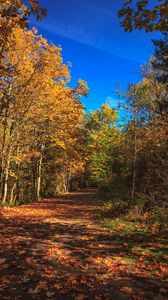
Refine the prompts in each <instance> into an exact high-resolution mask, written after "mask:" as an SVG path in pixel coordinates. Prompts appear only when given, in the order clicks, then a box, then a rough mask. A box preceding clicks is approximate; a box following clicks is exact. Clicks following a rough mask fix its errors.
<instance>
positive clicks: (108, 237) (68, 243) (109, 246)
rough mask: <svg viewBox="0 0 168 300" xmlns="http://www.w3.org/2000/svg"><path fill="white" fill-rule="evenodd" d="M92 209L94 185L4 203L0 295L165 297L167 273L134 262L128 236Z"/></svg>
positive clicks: (83, 297) (24, 297)
mask: <svg viewBox="0 0 168 300" xmlns="http://www.w3.org/2000/svg"><path fill="white" fill-rule="evenodd" d="M96 209H97V204H96V199H95V196H94V191H92V190H88V191H79V192H76V193H71V194H69V195H65V196H61V197H57V198H54V199H46V200H43V201H40V202H35V203H31V204H28V205H22V206H19V207H16V208H11V209H3V210H2V211H1V217H0V221H1V238H0V239H1V246H0V255H1V257H0V265H1V283H0V299H9V300H10V299H12V300H14V299H15V300H16V299H17V300H19V299H20V300H21V299H40V300H41V299H51V300H57V299H58V300H59V299H65V300H66V299H76V300H83V299H97V300H99V299H102V300H103V299H104V300H105V299H114V300H115V299H137V300H141V299H142V300H143V299H144V300H146V299H155V300H156V299H158V300H162V299H165V300H166V299H168V297H167V294H166V293H167V291H166V289H167V287H166V279H165V278H164V277H161V276H159V275H158V274H157V273H156V274H155V275H153V273H152V272H150V270H147V269H144V266H143V261H141V260H140V261H139V264H137V263H136V265H135V264H134V261H133V259H132V260H131V259H129V254H130V248H131V247H132V244H131V243H129V238H130V237H129V238H128V237H125V240H124V239H123V237H122V238H120V237H119V236H118V235H116V234H115V233H112V232H109V231H107V229H105V228H103V227H102V226H101V225H100V224H99V223H98V221H96V219H95V218H94V217H93V214H94V212H95V210H96ZM127 254H128V255H127ZM126 256H128V260H125V259H124V257H126Z"/></svg>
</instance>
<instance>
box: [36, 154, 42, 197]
mask: <svg viewBox="0 0 168 300" xmlns="http://www.w3.org/2000/svg"><path fill="white" fill-rule="evenodd" d="M41 171H42V155H41V156H40V159H39V161H38V163H37V185H36V186H37V187H36V198H37V201H39V200H40V191H41Z"/></svg>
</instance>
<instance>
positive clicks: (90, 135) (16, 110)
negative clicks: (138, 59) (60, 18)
mask: <svg viewBox="0 0 168 300" xmlns="http://www.w3.org/2000/svg"><path fill="white" fill-rule="evenodd" d="M142 2H143V1H142ZM138 3H139V6H137V9H138V12H139V11H141V13H142V12H143V10H144V13H145V12H146V13H147V11H146V10H145V5H146V1H144V2H143V3H142V5H140V2H138ZM125 5H126V4H125ZM165 6H166V4H160V6H159V7H157V12H158V9H160V14H159V18H160V19H161V20H160V19H159V20H158V21H157V24H156V25H155V27H156V28H155V27H151V25H150V24H149V26H150V27H149V26H148V23H146V21H144V23H143V22H142V20H141V19H138V21H136V19H135V22H136V24H135V28H138V29H141V28H142V27H144V26H148V27H147V28H146V30H147V31H152V30H160V31H162V32H163V39H162V40H159V41H154V44H155V55H154V57H152V58H151V60H150V62H149V63H148V64H146V65H144V66H143V67H142V70H141V74H142V75H141V80H140V81H139V82H138V83H136V84H133V85H131V84H130V85H128V89H127V90H126V91H119V90H118V91H117V92H116V93H117V94H118V97H119V106H118V108H116V109H112V108H111V107H110V105H109V104H107V103H104V104H103V105H102V107H101V108H100V109H98V110H97V111H92V112H90V114H88V115H86V113H85V111H84V105H83V104H82V102H81V96H87V94H88V86H87V83H86V82H85V81H84V80H81V79H79V81H78V82H77V85H76V87H74V88H70V87H69V82H70V66H69V65H66V64H64V63H63V59H62V55H61V48H60V47H58V46H56V45H54V44H51V43H48V41H47V40H46V39H45V38H43V37H42V36H41V35H39V34H38V32H37V30H36V29H28V17H29V15H30V14H31V13H33V14H35V15H36V16H37V19H41V18H43V17H45V15H46V11H45V9H44V8H42V7H41V6H40V4H39V3H38V2H37V1H29V3H28V4H27V6H25V5H23V3H22V1H5V0H3V1H2V4H1V10H0V20H1V24H2V25H1V32H0V39H1V47H0V58H1V62H0V69H1V77H0V153H1V157H0V195H1V203H2V205H5V206H7V205H12V206H13V205H16V204H20V203H25V202H29V201H33V200H40V199H41V198H43V197H48V196H55V195H56V194H60V193H66V192H69V191H71V190H74V189H78V188H84V187H96V188H98V189H99V191H101V192H103V193H105V194H107V195H108V197H113V196H114V194H115V193H117V194H118V197H119V198H120V200H121V201H123V203H124V205H125V207H126V208H128V207H130V206H131V207H132V206H133V207H135V208H137V207H138V209H139V213H141V214H144V213H145V212H151V216H153V215H156V218H157V217H158V222H162V221H163V222H165V219H166V216H167V215H168V207H167V196H168V186H167V181H168V175H167V169H168V156H167V150H168V143H167V137H168V132H167V130H168V128H167V125H168V124H167V113H168V103H167V101H168V99H167V57H168V56H167V34H166V33H165V30H166V21H165ZM128 10H129V8H128V7H127V8H125V7H124V8H123V10H122V9H121V11H120V12H119V16H120V17H122V16H124V15H126V14H127V13H128V12H129V11H128ZM132 13H133V12H132ZM135 13H136V12H135ZM136 14H137V13H136ZM145 16H146V15H145ZM137 18H138V14H137ZM126 20H127V22H126V21H124V23H122V26H123V27H126V30H130V31H132V30H133V28H132V27H131V28H130V27H129V26H131V25H130V22H131V21H129V20H128V18H127V19H126ZM156 20H157V15H156V14H155V9H154V12H151V13H150V20H148V21H149V22H151V21H156ZM137 22H140V23H137ZM138 24H140V25H138ZM102 101H103V99H102ZM123 111H124V116H125V118H124V121H123V120H121V119H122V118H121V115H122V114H123Z"/></svg>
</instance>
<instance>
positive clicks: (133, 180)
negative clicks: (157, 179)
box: [131, 109, 138, 199]
mask: <svg viewBox="0 0 168 300" xmlns="http://www.w3.org/2000/svg"><path fill="white" fill-rule="evenodd" d="M136 127H137V109H135V112H134V130H135V131H134V160H133V176H132V190H131V199H133V198H134V194H135V186H136V164H137V152H138V151H137V133H136Z"/></svg>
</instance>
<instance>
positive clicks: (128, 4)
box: [118, 0, 168, 32]
mask: <svg viewBox="0 0 168 300" xmlns="http://www.w3.org/2000/svg"><path fill="white" fill-rule="evenodd" d="M167 11H168V3H167V1H166V0H157V1H156V4H153V5H152V7H151V5H150V2H149V1H148V0H139V1H137V0H136V1H134V0H127V1H125V2H124V5H123V7H122V8H121V9H120V10H119V12H118V17H119V18H122V22H121V26H122V27H124V30H125V31H126V32H132V31H133V30H134V29H144V30H145V31H146V32H151V31H161V32H164V31H167V29H168V22H167Z"/></svg>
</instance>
